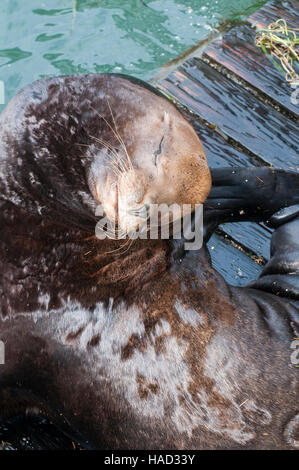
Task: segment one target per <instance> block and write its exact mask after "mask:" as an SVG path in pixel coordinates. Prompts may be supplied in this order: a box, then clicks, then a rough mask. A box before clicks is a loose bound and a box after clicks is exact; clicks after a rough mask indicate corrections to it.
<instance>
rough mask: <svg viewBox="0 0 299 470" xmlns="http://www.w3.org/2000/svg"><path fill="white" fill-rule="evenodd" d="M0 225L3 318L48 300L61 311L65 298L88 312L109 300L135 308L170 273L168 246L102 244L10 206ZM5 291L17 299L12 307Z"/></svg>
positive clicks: (146, 242)
mask: <svg viewBox="0 0 299 470" xmlns="http://www.w3.org/2000/svg"><path fill="white" fill-rule="evenodd" d="M24 221H26V223H24ZM0 222H1V226H2V227H3V229H2V237H1V245H2V246H1V249H2V253H3V254H4V255H3V257H2V259H1V265H2V269H1V273H2V277H3V280H2V285H3V295H2V303H1V310H2V312H3V313H4V315H7V314H8V315H9V314H10V312H12V311H14V312H24V311H25V312H26V311H33V310H35V309H37V308H38V301H39V300H38V299H41V298H43V297H44V296H45V295H46V296H47V298H48V308H49V309H53V308H54V309H55V308H59V307H60V306H61V299H64V298H70V299H71V300H74V301H79V302H80V303H81V304H82V305H84V306H85V307H87V308H89V307H93V306H95V305H96V304H97V303H98V302H104V303H107V302H109V299H110V298H113V299H116V300H119V301H121V300H125V301H127V302H129V303H132V302H135V300H136V299H137V298H138V295H136V293H142V290H143V288H144V286H146V285H147V284H148V283H149V282H150V281H151V280H152V279H153V278H158V277H159V275H161V273H163V272H165V271H166V270H167V269H168V268H169V264H170V256H169V253H170V247H169V243H168V241H167V240H135V241H134V242H133V243H132V241H129V245H128V241H124V240H117V241H114V240H109V239H107V240H98V239H97V238H96V236H95V235H94V232H93V231H92V230H83V229H79V228H74V227H72V228H70V227H67V226H64V225H62V224H59V223H55V222H53V221H52V220H50V219H47V218H44V217H41V216H36V215H32V214H28V213H27V212H26V211H25V210H24V209H20V208H17V207H15V206H14V205H12V204H10V203H4V204H3V205H2V207H1V219H0ZM12 241H13V243H12ZM6 291H7V293H8V292H15V294H16V295H15V296H14V297H13V298H12V296H10V300H9V304H8V303H7V301H6V297H7V298H8V297H9V296H8V295H7V296H6V295H5V292H6Z"/></svg>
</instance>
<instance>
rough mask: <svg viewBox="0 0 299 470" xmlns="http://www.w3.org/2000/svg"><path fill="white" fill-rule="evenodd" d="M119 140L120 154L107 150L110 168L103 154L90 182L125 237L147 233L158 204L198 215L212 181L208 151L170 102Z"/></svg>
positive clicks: (131, 125)
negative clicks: (195, 209)
mask: <svg viewBox="0 0 299 470" xmlns="http://www.w3.org/2000/svg"><path fill="white" fill-rule="evenodd" d="M120 139H121V142H120V148H119V149H118V150H117V151H112V152H111V149H106V153H107V154H109V156H108V158H107V159H106V165H104V166H103V155H102V154H101V155H100V156H99V155H97V156H96V157H95V158H94V160H93V163H92V165H91V166H90V172H89V178H88V181H89V184H90V189H91V192H92V194H93V195H94V197H95V199H96V201H97V202H99V203H101V205H102V207H103V210H104V212H105V214H106V215H107V216H108V218H109V219H111V220H114V221H116V222H117V224H118V227H119V229H120V230H121V231H122V232H125V233H130V232H135V231H138V230H141V231H142V230H144V228H145V226H146V224H147V221H148V218H149V216H152V215H153V211H154V210H156V209H154V207H157V205H167V206H172V205H174V204H175V205H177V207H179V208H183V205H188V207H190V211H193V210H194V207H195V205H196V204H202V203H203V202H204V201H205V199H206V197H207V196H208V194H209V191H210V188H211V176H210V172H209V168H208V165H207V160H206V156H205V152H204V149H203V146H202V144H201V142H200V140H199V138H198V136H197V134H196V133H195V131H194V129H193V128H192V126H191V125H190V124H189V123H188V122H187V120H186V119H185V118H184V117H183V116H182V115H181V113H180V112H179V111H178V110H177V109H176V108H175V107H174V106H173V105H172V104H171V103H170V102H168V101H167V100H165V99H164V98H163V99H161V98H160V101H157V103H156V106H155V105H153V104H152V105H151V106H150V107H148V108H147V110H146V111H145V112H143V113H141V115H138V114H137V116H136V118H135V119H134V121H132V122H128V123H126V125H125V126H124V127H123V128H122V131H121V137H120ZM97 157H98V158H97ZM187 210H188V208H187ZM184 211H185V212H184V213H186V206H185V209H184ZM181 213H182V212H181ZM173 217H174V218H175V215H173Z"/></svg>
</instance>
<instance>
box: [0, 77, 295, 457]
mask: <svg viewBox="0 0 299 470" xmlns="http://www.w3.org/2000/svg"><path fill="white" fill-rule="evenodd" d="M95 79H96V78H95ZM98 79H99V80H102V78H101V77H99V78H98ZM55 80H57V82H56V81H55V82H54V83H55V87H56V92H55V96H56V98H57V99H53V95H51V86H50V87H48V85H49V82H47V81H41V82H37V83H38V85H37V87H38V96H40V94H41V95H42V96H44V95H43V93H45V98H42V102H41V104H40V105H35V104H34V106H33V105H32V93H33V92H35V89H34V87H35V85H34V84H33V85H31V86H30V87H28V88H27V89H25V91H23V92H22V94H21V95H19V97H18V96H17V97H16V98H15V101H14V102H12V104H10V108H8V112H7V113H6V115H4V117H5V120H4V117H2V116H1V117H0V129H1V131H0V133H1V136H0V137H1V138H0V142H1V158H2V163H1V175H2V176H1V188H2V194H3V202H2V206H1V216H0V218H1V220H0V224H1V227H2V229H1V236H0V250H1V259H0V263H1V264H0V273H1V317H0V339H1V340H2V341H4V343H5V353H6V361H5V364H4V365H3V366H0V368H1V369H0V415H1V416H2V417H3V418H4V417H5V416H8V415H10V414H11V413H37V412H41V413H45V414H46V415H48V416H50V417H51V418H52V419H55V420H56V421H57V422H58V423H59V424H60V425H61V426H62V427H63V426H66V423H68V425H71V427H72V429H75V430H76V432H77V435H76V438H77V439H79V440H80V441H81V442H82V443H84V445H86V446H91V447H97V448H106V449H220V448H222V449H223V448H228V449H234V448H255V449H261V448H266V449H270V448H277V447H279V448H294V447H296V446H297V445H298V439H297V437H296V429H295V427H294V426H293V427H292V426H291V425H290V423H291V422H294V419H295V420H296V419H297V418H296V413H298V381H297V379H296V375H295V373H296V370H295V368H294V367H293V365H292V364H291V361H290V356H291V353H292V351H291V349H290V345H291V343H292V341H293V336H294V325H295V324H296V322H298V300H296V299H298V297H296V296H298V292H297V291H298V276H293V277H292V279H290V276H288V275H287V281H285V277H284V275H285V274H287V273H288V269H289V272H291V270H292V269H294V266H293V265H292V266H291V264H290V263H291V261H289V262H284V263H283V267H281V264H279V263H280V261H279V260H278V261H277V259H276V258H277V256H278V255H279V248H280V240H281V239H283V240H284V243H285V244H286V245H287V243H289V244H288V245H287V246H288V255H289V259H291V258H292V259H294V258H295V259H296V257H297V255H298V250H299V247H298V240H297V241H296V237H295V236H294V234H296V233H298V224H299V221H298V218H297V219H295V218H294V220H291V221H290V222H289V223H288V224H286V225H284V226H282V228H280V229H278V232H277V233H278V238H277V239H276V242H275V240H274V244H273V247H272V254H273V257H272V267H271V268H268V272H267V271H265V275H264V276H263V277H262V278H261V281H260V282H261V284H259V281H257V282H256V284H255V285H254V286H252V287H247V288H236V287H232V286H229V285H228V284H227V283H226V282H225V281H224V279H223V278H222V277H221V276H220V275H219V274H218V273H217V272H216V271H215V270H214V269H213V268H212V266H211V262H210V258H209V254H208V251H207V249H206V247H203V248H202V249H201V250H200V251H196V252H193V251H189V252H184V251H183V249H182V244H181V242H180V241H170V240H136V241H135V242H134V244H133V245H132V246H130V247H128V249H127V250H126V251H125V252H122V253H121V254H120V255H119V254H118V253H117V251H114V252H113V253H112V251H113V250H117V249H119V247H120V246H121V245H120V243H121V242H120V241H118V240H104V241H103V240H98V239H97V238H96V237H95V236H94V224H95V220H96V218H95V216H94V206H95V203H96V198H97V197H98V196H97V195H96V194H92V195H91V193H92V191H91V190H90V187H88V184H89V186H90V185H91V184H92V183H91V182H90V179H92V178H93V177H94V173H93V171H94V168H93V169H92V170H91V173H90V172H89V169H90V168H91V165H89V166H88V165H87V167H86V172H83V171H82V168H84V166H82V161H83V158H82V153H81V152H82V150H80V151H79V150H77V149H76V147H75V145H74V140H73V136H74V135H75V134H73V133H72V131H71V129H72V123H71V122H70V117H69V116H67V117H64V115H63V114H64V113H57V110H61V109H62V108H63V109H65V107H66V109H67V108H68V104H69V103H68V101H69V102H72V100H73V96H74V93H75V91H76V93H77V94H78V96H79V94H80V93H81V94H82V106H83V108H84V110H85V107H84V106H85V98H84V97H85V94H84V92H85V90H86V89H87V88H88V87H89V91H90V92H91V93H92V94H93V95H95V96H99V94H100V93H99V89H98V88H97V87H95V89H94V90H92V89H91V87H90V80H92V78H89V76H87V77H71V78H59V79H55ZM69 83H73V84H74V85H73V86H74V93H73V94H70V92H69V90H70V89H69V86H70V85H69ZM111 83H115V81H114V78H113V79H112V81H111ZM64 86H65V88H64ZM138 86H139V85H138ZM55 87H54V88H55ZM57 87H58V88H59V90H58V89H57ZM54 88H53V89H52V91H53V90H54ZM63 90H64V91H65V93H63ZM60 92H61V93H60ZM53 93H54V91H53ZM105 93H106V92H105ZM137 96H138V94H136V103H137V106H138V99H137ZM155 97H156V95H154V97H153V100H154V102H155ZM38 99H39V98H38ZM130 99H131V98H130ZM43 100H44V101H43ZM46 100H48V101H46ZM159 100H162V102H163V113H162V111H161V115H160V116H161V126H162V127H163V120H164V118H165V117H164V111H165V109H164V98H162V97H159V98H158V101H159ZM111 101H112V100H111ZM78 102H80V100H79V101H78ZM14 103H15V104H14ZM34 103H35V102H34ZM45 103H47V104H46V105H45V106H44V105H43V104H45ZM150 105H151V103H150V101H149V102H148V103H147V107H148V106H150ZM39 106H40V107H39ZM96 106H97V103H96V99H95V102H93V107H94V108H96ZM140 106H141V107H142V109H143V104H142V105H140ZM165 106H166V105H165ZM111 108H112V109H113V112H114V119H115V121H116V123H117V125H118V127H119V128H120V129H125V125H124V124H123V125H122V124H121V123H120V122H119V121H118V119H120V120H121V118H119V115H118V107H117V104H115V103H114V102H111ZM73 109H74V108H73ZM86 109H89V111H88V112H90V104H88V107H87V108H86ZM79 111H80V110H78V115H77V118H76V119H77V120H78V123H77V124H76V125H74V129H75V133H77V134H76V139H77V142H78V143H80V144H85V143H86V142H84V139H86V141H87V143H86V145H89V147H88V152H91V154H92V155H94V153H93V149H90V141H89V140H88V138H87V137H86V135H87V134H88V133H89V134H90V135H92V134H94V129H93V127H92V125H93V119H89V118H88V117H85V115H84V112H85V111H84V112H82V113H80V112H79ZM86 112H87V111H86ZM22 113H23V114H22ZM51 113H53V114H54V115H55V116H56V118H57V119H52V118H51ZM24 115H26V116H27V118H26V119H27V124H26V126H25V127H24V126H23V123H24V120H23V117H22V116H24ZM121 116H124V114H121ZM7 117H8V120H7ZM75 117H76V116H75ZM72 119H74V117H72ZM80 119H82V124H79V122H80ZM129 119H133V117H132V116H130V114H129V113H128V120H129ZM166 119H168V118H166ZM86 122H88V126H89V127H88V129H87V130H86V128H85V127H84V126H85V125H86V124H85V123H86ZM136 122H137V121H136ZM13 123H14V124H13ZM102 123H103V121H102ZM94 125H95V126H97V125H98V124H94ZM103 129H104V130H106V131H107V133H108V129H107V127H105V126H104V127H103ZM66 131H67V132H66ZM87 131H88V132H87ZM191 134H192V133H191ZM191 134H190V135H191ZM108 137H109V138H111V134H109V136H108V135H106V136H105V139H106V140H107V139H108ZM101 138H104V137H103V135H102V137H101ZM149 138H150V136H149ZM159 138H160V136H159ZM158 140H159V139H158ZM63 142H64V145H65V147H63ZM133 144H134V143H133V142H132V146H133ZM78 147H79V146H78ZM126 147H127V148H128V149H129V150H130V154H131V155H132V154H134V155H136V153H135V152H136V150H135V151H133V150H132V148H131V147H130V144H129V143H126ZM32 149H34V150H36V152H33V153H32ZM154 152H155V151H154ZM91 154H88V153H87V154H86V159H87V160H88V161H89V162H90V161H91V159H90V155H91ZM142 154H143V155H144V150H143V152H142ZM18 158H19V159H20V160H19V166H18ZM137 160H138V157H136V160H135V161H137ZM138 161H140V162H141V161H142V159H141V157H140V160H138ZM201 168H202V173H201V175H202V177H203V179H205V175H207V176H206V178H207V181H206V184H203V186H202V187H204V188H205V189H204V192H201V193H196V192H195V193H193V194H197V196H198V198H199V199H198V200H200V199H201V198H202V196H203V195H204V194H206V192H207V191H208V188H209V185H210V177H209V173H208V172H206V169H205V164H204V163H203V166H202V167H201ZM148 171H149V173H150V168H148ZM92 175H93V176H92ZM102 177H103V178H104V180H105V178H106V177H105V176H102ZM268 177H269V178H271V175H268V173H267V172H266V171H265V175H263V178H264V181H265V182H266V181H267V178H268ZM280 177H281V178H282V181H284V178H285V179H286V182H287V183H288V182H289V186H291V183H292V184H293V179H292V178H289V176H288V175H284V174H283V175H280V174H279V175H278V178H280ZM260 179H261V178H260ZM249 180H250V178H249ZM252 180H254V181H257V180H256V176H255V175H254V176H253V177H252ZM105 181H106V180H105ZM247 184H250V182H249V183H247ZM287 186H288V184H286V187H287ZM92 187H93V188H95V185H93V186H92ZM225 187H227V186H225ZM281 187H283V185H281ZM200 191H201V190H200ZM274 192H275V191H274ZM168 194H169V193H168ZM175 194H176V195H177V194H178V193H177V192H176V193H175ZM254 195H255V196H254ZM92 196H93V197H92ZM212 196H213V194H212ZM190 197H191V196H190ZM190 197H189V199H190ZM217 197H218V196H217ZM254 197H256V198H257V197H258V195H257V194H256V193H255V192H254V191H253V197H252V199H253V198H254ZM270 199H271V197H270ZM217 200H218V199H217V198H216V201H217ZM219 200H221V201H222V199H221V197H220V199H219ZM208 201H209V200H208ZM192 202H194V201H192ZM210 202H211V203H213V204H214V207H216V208H218V205H217V204H218V203H217V202H215V200H213V199H211V200H210ZM251 202H252V200H251ZM219 207H220V206H219ZM279 237H282V238H279ZM275 256H276V258H275ZM275 260H276V261H275ZM270 263H271V261H270ZM275 263H276V264H275ZM269 275H270V276H277V280H278V281H279V282H283V283H284V287H285V288H286V285H288V289H289V293H290V296H288V294H286V293H284V296H283V297H281V296H278V295H276V293H275V294H273V293H271V291H270V288H269V285H270V283H269V282H268V284H267V279H268V278H267V276H269ZM287 282H290V283H293V284H290V285H289V284H287ZM262 284H263V285H262ZM271 285H272V284H271ZM267 286H268V287H267ZM267 290H269V292H267ZM292 296H293V298H292ZM68 432H69V430H68Z"/></svg>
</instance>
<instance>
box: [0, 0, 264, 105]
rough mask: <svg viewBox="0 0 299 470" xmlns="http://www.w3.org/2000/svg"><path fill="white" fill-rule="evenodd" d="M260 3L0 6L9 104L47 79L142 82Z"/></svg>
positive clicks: (173, 0)
mask: <svg viewBox="0 0 299 470" xmlns="http://www.w3.org/2000/svg"><path fill="white" fill-rule="evenodd" d="M264 3H265V1H263V0H218V1H217V0H44V1H39V0H1V1H0V15H1V16H0V80H2V81H3V82H4V84H5V99H6V102H7V101H8V100H9V99H10V98H11V97H12V96H13V95H14V94H15V93H16V92H17V91H18V90H19V89H20V88H22V87H23V86H24V85H26V84H27V83H30V82H32V81H33V80H36V79H38V78H40V77H44V76H51V75H61V74H72V73H87V72H122V73H128V74H132V75H135V76H138V77H140V78H143V79H145V80H147V79H149V78H150V77H151V76H153V75H155V74H156V73H157V72H158V71H159V69H160V67H161V66H162V65H163V64H165V63H167V62H168V61H169V60H171V59H173V58H175V57H177V56H178V55H180V54H181V53H182V52H184V51H185V50H186V49H188V48H189V47H191V46H193V45H194V44H196V43H197V42H198V41H199V40H201V39H204V38H205V37H206V36H207V34H208V33H209V32H210V31H211V30H212V29H216V28H217V27H219V25H220V24H221V23H222V22H223V20H226V21H227V20H234V19H245V18H246V17H247V16H248V15H249V14H251V13H252V12H253V11H254V10H256V9H257V8H259V7H260V6H261V5H263V4H264ZM1 109H3V106H1V105H0V111H1Z"/></svg>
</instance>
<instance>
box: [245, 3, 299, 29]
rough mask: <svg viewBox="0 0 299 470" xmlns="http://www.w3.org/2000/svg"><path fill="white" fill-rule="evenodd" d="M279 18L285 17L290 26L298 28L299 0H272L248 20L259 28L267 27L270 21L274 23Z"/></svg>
mask: <svg viewBox="0 0 299 470" xmlns="http://www.w3.org/2000/svg"><path fill="white" fill-rule="evenodd" d="M279 18H284V19H285V20H286V22H287V23H288V25H289V26H290V27H292V28H298V24H299V5H298V0H288V1H286V0H272V1H271V2H268V3H266V5H264V6H263V7H262V8H260V9H259V10H257V11H256V12H254V13H253V14H252V15H251V16H250V17H249V18H248V21H249V22H250V23H251V24H252V25H253V26H256V27H257V28H267V27H268V25H269V24H270V23H274V21H276V20H278V19H279Z"/></svg>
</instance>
